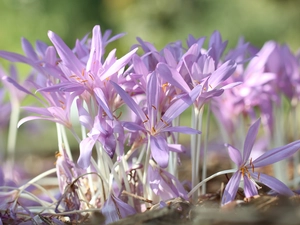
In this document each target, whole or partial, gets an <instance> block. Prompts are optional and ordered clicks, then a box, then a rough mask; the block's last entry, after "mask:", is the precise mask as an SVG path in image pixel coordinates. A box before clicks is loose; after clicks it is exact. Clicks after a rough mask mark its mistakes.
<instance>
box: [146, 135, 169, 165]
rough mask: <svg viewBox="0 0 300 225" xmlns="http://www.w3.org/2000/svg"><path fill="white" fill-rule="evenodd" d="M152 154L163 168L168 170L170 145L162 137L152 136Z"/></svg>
mask: <svg viewBox="0 0 300 225" xmlns="http://www.w3.org/2000/svg"><path fill="white" fill-rule="evenodd" d="M150 144H151V154H152V157H153V159H154V160H155V161H156V162H157V164H158V165H159V166H160V167H161V168H166V167H167V166H168V163H169V152H168V149H169V148H168V144H167V141H166V139H164V138H163V137H162V136H150Z"/></svg>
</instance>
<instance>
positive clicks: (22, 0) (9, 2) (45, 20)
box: [0, 0, 300, 170]
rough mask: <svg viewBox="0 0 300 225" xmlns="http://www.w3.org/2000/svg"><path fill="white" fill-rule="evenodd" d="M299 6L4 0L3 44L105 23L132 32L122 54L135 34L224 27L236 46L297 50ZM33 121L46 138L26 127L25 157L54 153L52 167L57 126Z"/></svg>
mask: <svg viewBox="0 0 300 225" xmlns="http://www.w3.org/2000/svg"><path fill="white" fill-rule="evenodd" d="M299 9H300V1H294V0H259V1H258V0H256V1H241V0H222V1H217V0H215V1H213V0H190V1H187V0H151V1H150V0H98V1H97V0H85V1H82V0H72V1H58V0H57V1H53V0H0V21H1V23H0V26H1V29H0V49H1V50H6V51H13V52H18V53H22V54H23V52H22V48H21V43H20V40H21V37H25V38H27V39H28V40H29V41H30V42H31V43H34V42H35V41H36V40H37V39H39V40H42V41H44V42H46V43H48V44H50V41H49V40H48V37H47V31H48V30H52V31H54V32H55V33H57V34H58V35H59V36H60V37H62V39H63V40H64V41H65V42H66V43H67V44H68V45H69V46H70V47H73V46H74V43H75V40H76V39H77V38H82V37H83V36H84V35H86V34H87V33H89V32H91V31H92V28H93V26H94V25H96V24H100V25H101V29H102V31H104V30H106V29H112V31H113V34H117V33H121V32H125V33H126V34H127V35H126V36H125V37H123V38H121V39H120V40H118V41H116V42H114V43H113V44H110V45H109V48H111V49H112V48H117V49H118V50H117V55H118V56H121V55H123V54H125V53H126V52H127V51H128V50H129V49H130V47H131V45H133V44H135V43H136V37H141V38H142V39H144V40H146V41H149V42H151V43H153V44H154V45H155V46H156V47H157V49H161V48H162V47H163V46H165V45H166V44H167V43H169V42H173V41H177V40H183V41H184V40H185V39H186V38H187V37H188V35H189V34H192V35H194V36H195V37H200V36H207V37H209V36H210V35H211V34H212V32H213V31H214V30H219V31H220V33H221V34H222V37H223V40H229V44H228V47H233V46H235V45H236V44H237V40H238V39H239V37H241V36H243V37H244V38H245V40H246V41H249V42H251V43H252V44H254V45H256V46H257V47H261V46H262V45H263V44H264V43H265V42H266V41H268V40H275V41H278V42H280V43H287V44H288V45H289V46H290V47H291V49H292V50H293V51H297V50H298V48H299V46H300V27H299V26H298V24H299V21H300V13H299ZM0 63H1V64H2V65H3V66H4V67H5V68H7V66H8V63H7V62H6V61H4V60H2V59H0ZM22 72H23V71H22V70H21V73H22ZM30 123H32V124H36V125H35V126H36V127H34V125H24V126H33V127H34V129H38V131H39V132H38V133H39V134H40V136H41V137H39V139H36V137H35V136H36V133H37V132H36V130H35V131H33V132H32V133H26V134H25V133H22V132H21V133H20V134H19V139H18V140H19V141H18V145H17V148H18V150H17V151H18V153H19V155H20V157H21V156H24V155H25V156H26V155H27V152H28V151H30V152H32V153H39V154H40V155H45V156H46V155H50V157H51V158H52V160H51V161H50V164H49V167H53V162H54V161H55V158H54V153H55V149H57V143H56V134H55V126H54V125H53V127H52V128H53V130H54V132H49V131H48V130H46V129H43V127H44V126H47V127H48V126H49V125H50V122H43V121H42V122H41V121H38V123H34V122H29V123H28V124H30ZM50 126H51V125H50ZM24 129H25V128H24ZM34 129H33V130H34ZM21 131H22V127H21ZM4 140H5V138H4ZM37 147H38V148H37ZM41 147H42V150H41ZM1 151H2V148H1ZM38 157H39V156H38V155H36V154H33V155H32V154H30V155H29V154H28V155H27V158H26V159H25V160H24V164H28V165H29V168H31V170H32V166H33V165H36V166H37V164H38V163H39V162H40V163H42V164H43V162H42V161H39V160H37V159H38Z"/></svg>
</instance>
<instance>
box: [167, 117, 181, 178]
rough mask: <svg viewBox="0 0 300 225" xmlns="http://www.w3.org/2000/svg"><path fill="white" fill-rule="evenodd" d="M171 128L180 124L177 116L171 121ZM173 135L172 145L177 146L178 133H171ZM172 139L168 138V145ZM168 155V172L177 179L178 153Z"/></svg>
mask: <svg viewBox="0 0 300 225" xmlns="http://www.w3.org/2000/svg"><path fill="white" fill-rule="evenodd" d="M172 123H173V126H174V127H177V126H179V124H180V117H179V116H178V117H176V118H175V119H174V120H173V122H172ZM173 135H174V139H175V140H174V144H177V143H178V140H179V132H174V133H173ZM171 139H172V138H171V137H170V138H168V142H169V143H170V144H172V143H171V141H170V140H171ZM169 155H170V157H169V159H170V163H169V166H168V170H169V172H170V173H171V174H173V175H174V176H175V177H177V178H178V163H177V158H178V153H177V152H171V151H170V152H169Z"/></svg>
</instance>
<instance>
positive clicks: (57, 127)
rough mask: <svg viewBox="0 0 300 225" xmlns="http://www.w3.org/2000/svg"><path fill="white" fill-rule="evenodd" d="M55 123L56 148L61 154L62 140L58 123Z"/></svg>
mask: <svg viewBox="0 0 300 225" xmlns="http://www.w3.org/2000/svg"><path fill="white" fill-rule="evenodd" d="M55 125H56V131H57V142H58V150H59V152H60V153H61V154H62V153H63V140H62V134H61V129H60V124H59V123H56V124H55Z"/></svg>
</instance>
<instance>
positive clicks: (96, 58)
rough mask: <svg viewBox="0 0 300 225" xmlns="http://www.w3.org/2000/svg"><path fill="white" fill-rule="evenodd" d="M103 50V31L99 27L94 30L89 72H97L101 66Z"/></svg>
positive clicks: (88, 63) (87, 66)
mask: <svg viewBox="0 0 300 225" xmlns="http://www.w3.org/2000/svg"><path fill="white" fill-rule="evenodd" d="M102 48H103V47H102V37H101V29H100V26H99V25H97V26H95V27H94V29H93V37H92V44H91V50H90V57H89V60H88V62H87V65H86V70H87V71H96V70H97V68H98V67H99V64H101V56H102Z"/></svg>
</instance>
